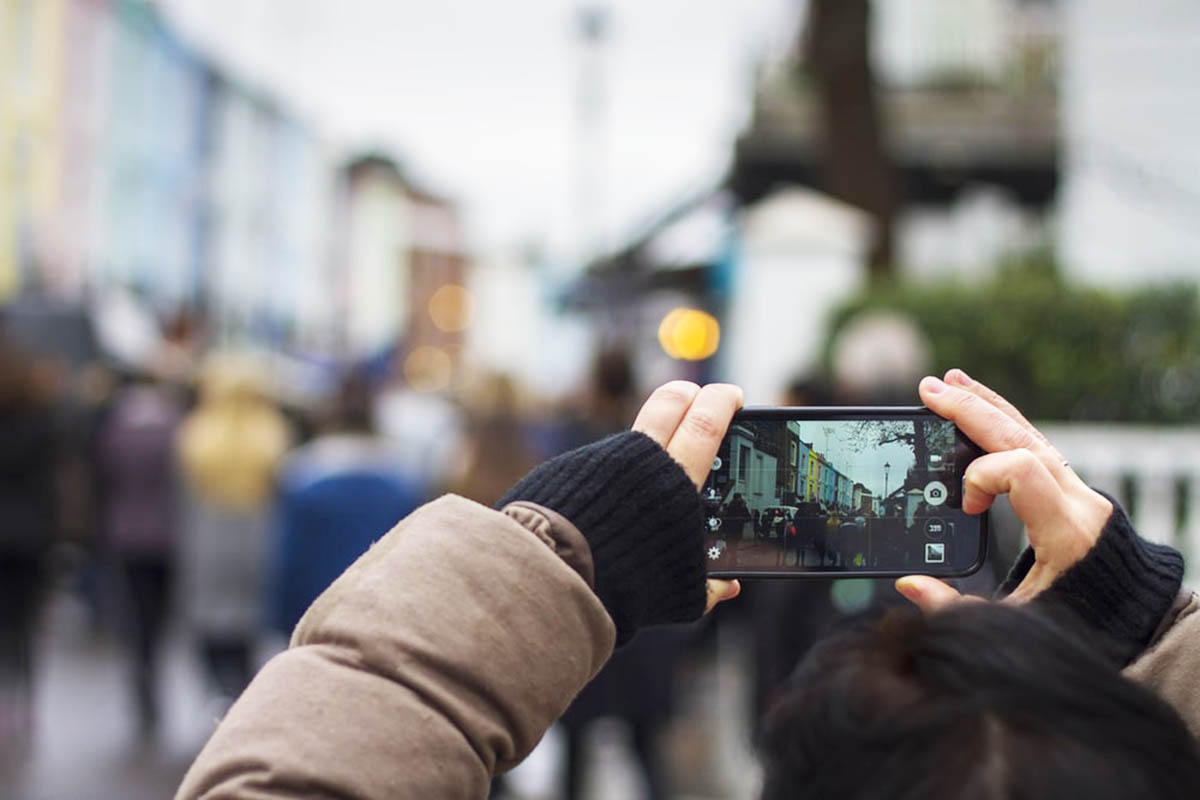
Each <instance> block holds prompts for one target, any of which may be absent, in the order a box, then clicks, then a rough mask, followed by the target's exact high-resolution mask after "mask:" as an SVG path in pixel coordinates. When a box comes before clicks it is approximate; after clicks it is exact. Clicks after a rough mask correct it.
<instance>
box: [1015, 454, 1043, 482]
mask: <svg viewBox="0 0 1200 800" xmlns="http://www.w3.org/2000/svg"><path fill="white" fill-rule="evenodd" d="M1012 453H1013V456H1014V458H1013V472H1014V473H1016V474H1017V475H1018V476H1020V477H1022V478H1028V477H1031V476H1033V475H1035V474H1037V473H1039V472H1041V470H1042V469H1043V465H1042V460H1041V459H1040V458H1038V457H1037V455H1036V454H1034V452H1033V451H1032V450H1030V449H1028V448H1026V447H1019V448H1017V449H1015V450H1013V451H1012Z"/></svg>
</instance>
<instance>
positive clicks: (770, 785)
mask: <svg viewBox="0 0 1200 800" xmlns="http://www.w3.org/2000/svg"><path fill="white" fill-rule="evenodd" d="M762 757H763V761H764V768H765V781H764V789H763V798H764V800H782V799H783V798H789V799H790V798H797V797H806V798H808V797H812V798H825V797H829V798H868V797H870V798H874V797H887V798H893V799H900V800H904V799H907V798H912V799H914V800H915V798H941V797H947V798H961V799H962V800H1007V799H1009V798H1023V799H1025V798H1028V799H1029V800H1036V799H1037V798H1060V797H1087V798H1093V799H1095V798H1101V799H1102V800H1104V799H1107V798H1112V799H1113V800H1116V799H1117V798H1129V797H1155V798H1184V797H1194V796H1195V792H1196V788H1197V787H1200V754H1198V751H1197V747H1196V744H1195V741H1194V740H1193V739H1192V737H1191V736H1190V735H1189V733H1188V730H1187V728H1186V726H1185V725H1184V723H1183V721H1182V720H1181V719H1180V718H1179V716H1178V715H1177V714H1176V713H1175V712H1174V710H1173V709H1172V708H1171V707H1170V706H1168V705H1167V704H1166V703H1165V702H1164V701H1163V700H1161V699H1160V698H1159V697H1157V696H1156V695H1155V694H1153V693H1152V692H1151V691H1150V690H1149V689H1146V688H1144V687H1142V686H1139V685H1137V684H1135V683H1133V682H1132V681H1129V680H1127V679H1125V678H1124V677H1122V676H1121V674H1120V673H1119V672H1118V671H1117V670H1116V669H1115V668H1114V667H1112V666H1111V665H1109V664H1108V663H1107V662H1105V661H1103V660H1102V659H1101V658H1100V657H1099V656H1098V655H1097V654H1095V653H1094V652H1093V651H1092V650H1090V649H1089V648H1088V647H1087V646H1086V645H1084V644H1083V643H1081V642H1080V641H1078V640H1077V639H1075V638H1074V637H1073V636H1072V635H1071V634H1070V633H1069V632H1067V631H1065V630H1064V629H1062V628H1061V627H1059V626H1058V625H1055V624H1053V623H1052V622H1050V621H1049V620H1047V619H1046V618H1044V617H1042V616H1039V615H1037V614H1034V613H1033V612H1030V611H1027V610H1024V609H1018V608H1014V607H1011V606H1002V605H997V604H990V603H989V604H985V603H961V604H957V605H955V606H953V607H952V608H950V609H948V610H945V611H942V612H940V613H937V614H933V615H930V616H928V617H924V616H922V615H920V614H919V613H917V612H915V611H909V610H896V611H892V612H889V613H888V614H887V615H885V616H884V617H882V618H881V619H880V620H878V621H877V622H874V623H871V624H868V625H865V626H862V627H858V628H855V629H853V630H849V631H847V632H844V633H841V634H839V635H836V636H834V637H832V638H830V639H828V640H826V641H825V642H823V643H821V644H819V645H818V646H817V647H816V648H814V649H813V650H812V651H811V652H810V653H809V655H808V656H807V657H806V658H805V659H804V661H803V662H801V664H800V666H799V667H798V668H797V670H796V672H795V673H794V675H793V676H792V678H791V679H790V683H789V689H788V691H787V692H785V693H784V694H783V695H782V696H781V698H780V700H779V701H778V702H777V703H776V704H775V705H774V707H773V708H772V709H771V711H770V712H769V713H768V715H767V717H766V719H765V721H764V730H763V737H762Z"/></svg>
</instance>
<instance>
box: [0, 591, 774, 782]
mask: <svg viewBox="0 0 1200 800" xmlns="http://www.w3.org/2000/svg"><path fill="white" fill-rule="evenodd" d="M270 652H272V649H271V647H270V646H268V647H266V648H264V653H263V656H264V658H265V657H266V656H267V655H269V654H270ZM720 652H721V653H722V654H723V655H722V657H721V658H720V659H718V662H717V663H716V664H715V665H707V666H706V665H701V666H700V668H699V669H696V670H694V672H693V674H692V675H691V677H690V678H689V679H688V680H686V681H685V682H684V683H685V685H686V686H687V687H688V690H687V693H686V695H685V697H684V698H683V700H682V702H681V703H680V708H681V710H682V712H683V715H682V716H681V717H680V718H679V719H677V720H676V721H675V722H674V723H673V724H672V725H671V726H670V728H669V730H668V735H667V736H666V737H665V739H666V740H665V741H664V743H663V744H664V750H665V755H666V757H667V759H668V760H669V769H670V771H671V772H672V773H674V774H675V775H676V776H677V778H678V780H677V781H676V783H677V784H678V785H679V789H680V791H681V794H679V795H678V797H679V798H681V800H682V799H683V798H688V799H689V800H691V799H692V798H694V799H695V800H701V798H704V799H715V798H731V800H741V798H749V797H751V796H753V794H754V792H755V786H756V784H757V770H756V767H755V765H754V763H753V760H752V759H751V757H750V756H749V751H748V747H747V745H746V738H747V737H746V735H745V731H746V726H745V724H744V722H743V721H742V716H743V715H742V714H741V712H740V711H739V709H740V708H743V707H744V705H743V698H744V695H745V692H746V691H747V684H746V681H745V676H746V675H748V674H749V670H748V669H747V667H748V664H746V663H745V656H744V654H745V652H747V648H746V647H744V645H743V643H739V642H736V641H734V642H727V643H726V644H725V646H723V647H721V648H720ZM37 675H38V677H37V683H36V685H35V689H34V694H35V700H34V702H35V712H34V713H35V729H34V732H33V736H32V741H31V744H30V746H29V750H28V752H24V753H16V752H13V751H12V748H11V747H9V748H8V750H9V752H6V753H0V798H4V800H151V799H153V800H161V798H169V797H171V796H172V795H173V794H174V792H175V789H176V787H177V786H178V784H179V782H180V780H181V779H182V777H183V774H184V772H185V771H186V770H187V766H188V764H190V763H191V760H192V759H193V758H194V757H195V754H196V753H197V752H198V751H199V749H200V747H201V746H202V745H203V743H204V741H205V740H206V739H207V737H208V735H209V734H210V733H211V731H212V729H213V727H214V726H215V724H216V720H217V719H218V718H219V717H220V715H221V714H222V713H223V712H224V710H225V707H224V705H223V704H222V703H221V702H220V701H219V700H217V699H214V698H212V697H210V696H209V695H208V693H207V692H206V690H205V686H204V682H203V680H202V677H201V673H200V669H199V665H198V663H197V662H196V659H195V658H194V655H193V652H192V650H191V648H190V647H189V645H188V642H187V641H186V639H185V637H184V635H183V632H182V631H181V630H179V629H177V628H176V629H173V630H172V631H171V632H170V633H169V635H168V637H167V641H166V647H165V654H164V658H163V664H162V670H161V674H160V681H159V697H160V701H161V716H162V719H161V723H160V726H159V731H158V734H157V736H156V737H155V738H154V739H152V740H149V741H144V740H142V739H141V738H140V736H139V733H138V729H137V724H136V721H135V716H134V714H133V711H132V709H133V706H132V699H131V692H130V687H129V685H128V684H129V678H128V676H127V672H126V666H125V660H124V657H123V655H122V653H121V652H120V649H119V648H118V647H117V646H116V644H115V643H114V641H113V639H112V638H111V636H107V635H103V634H98V633H97V632H96V631H95V630H94V626H93V625H92V624H91V620H90V615H89V614H88V613H87V611H86V609H85V608H84V606H83V605H82V604H81V603H80V602H79V601H78V600H77V599H75V598H74V597H73V596H72V595H69V594H65V593H63V594H59V595H56V596H55V597H54V598H53V599H52V601H51V602H50V603H49V606H48V608H47V610H46V614H45V624H44V626H43V633H42V637H41V640H40V646H39V656H38V664H37ZM717 720H722V722H721V723H720V724H718V723H717ZM628 738H629V737H628V732H627V731H626V730H625V729H624V728H622V726H621V725H620V724H619V723H616V722H615V721H614V722H612V723H611V724H609V723H604V722H603V721H602V724H599V725H597V726H594V729H593V730H592V731H591V732H590V734H589V742H588V748H587V750H588V755H587V758H588V771H587V775H588V778H587V780H586V787H587V791H586V795H587V800H618V799H619V800H637V798H639V797H642V796H643V795H644V786H643V784H642V781H641V777H640V774H639V772H638V770H637V769H636V768H635V767H634V761H633V758H632V757H631V755H630V749H629V741H628ZM563 749H564V748H563V741H562V738H561V736H560V734H559V733H558V732H557V731H556V730H554V729H552V730H551V732H550V733H549V734H548V735H547V736H546V738H545V739H544V741H543V743H542V744H541V745H540V746H539V747H538V749H537V750H535V752H534V753H533V755H531V756H530V758H528V759H527V760H526V762H525V763H524V764H522V765H521V766H519V767H518V768H517V770H516V771H515V772H514V773H511V774H510V776H511V777H510V780H509V781H508V792H509V794H508V795H507V797H506V798H504V800H556V798H558V797H560V796H561V792H560V790H559V787H560V786H561V781H562V767H561V758H562V753H563Z"/></svg>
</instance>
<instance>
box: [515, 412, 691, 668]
mask: <svg viewBox="0 0 1200 800" xmlns="http://www.w3.org/2000/svg"><path fill="white" fill-rule="evenodd" d="M518 500H526V501H529V502H531V503H537V504H538V505H541V506H545V507H546V508H549V509H553V510H554V511H557V512H558V513H559V514H562V515H563V516H564V517H566V518H567V519H569V520H570V521H571V522H572V523H574V524H575V527H577V528H579V530H580V532H581V533H583V536H584V538H586V539H587V541H588V545H589V546H590V547H591V551H592V561H593V562H594V565H595V570H596V585H595V590H596V594H597V596H599V598H600V602H602V603H603V604H604V607H605V608H606V609H607V610H608V613H609V616H611V617H612V620H613V623H615V624H616V627H617V645H618V646H619V645H621V644H624V643H625V642H627V641H629V639H631V638H632V637H633V635H634V634H635V633H636V632H637V630H638V628H640V627H642V626H645V625H655V624H661V623H667V622H690V621H692V620H696V619H699V618H700V616H701V614H703V613H704V601H705V575H706V569H705V561H704V544H703V533H702V530H703V524H704V513H703V507H702V505H701V503H700V495H699V493H698V492H697V490H696V485H695V484H693V483H692V481H691V479H690V478H688V476H687V474H686V473H685V472H684V471H683V467H681V466H679V464H678V463H676V462H675V460H674V459H673V458H671V456H669V455H668V454H667V451H666V450H664V449H663V448H662V447H661V446H660V445H659V444H658V443H657V442H655V441H654V440H653V439H651V438H650V437H648V436H646V435H645V434H642V433H621V434H617V435H616V436H610V437H608V438H607V439H603V440H601V441H599V442H596V443H594V444H589V445H586V446H584V447H580V448H578V449H576V450H572V451H571V452H569V453H564V454H563V455H561V456H558V457H556V458H552V459H550V460H549V461H547V462H545V463H544V464H542V465H540V466H538V467H536V468H535V469H534V470H533V471H532V472H530V473H529V474H528V475H526V476H525V477H524V478H522V479H521V480H520V481H519V482H518V483H517V485H516V486H514V487H513V488H512V489H510V490H509V491H508V493H507V494H506V495H504V497H503V498H501V500H500V502H499V503H497V504H496V507H497V508H503V507H504V506H505V505H507V504H508V503H512V502H515V501H518Z"/></svg>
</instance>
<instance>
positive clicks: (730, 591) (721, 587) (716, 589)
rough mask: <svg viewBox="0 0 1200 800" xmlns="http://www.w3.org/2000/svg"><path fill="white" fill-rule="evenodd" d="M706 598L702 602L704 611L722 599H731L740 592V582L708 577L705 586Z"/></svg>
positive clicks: (710, 609) (706, 611) (711, 608)
mask: <svg viewBox="0 0 1200 800" xmlns="http://www.w3.org/2000/svg"><path fill="white" fill-rule="evenodd" d="M705 591H706V594H707V595H708V599H707V601H706V602H705V604H704V613H705V614H707V613H708V612H710V611H712V610H713V608H714V607H715V606H716V605H717V603H720V602H721V601H722V600H732V599H733V598H735V597H737V596H738V595H739V594H741V593H742V584H741V583H739V582H738V581H736V580H732V581H722V580H717V579H716V578H709V579H708V581H707V583H706V586H705Z"/></svg>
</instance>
